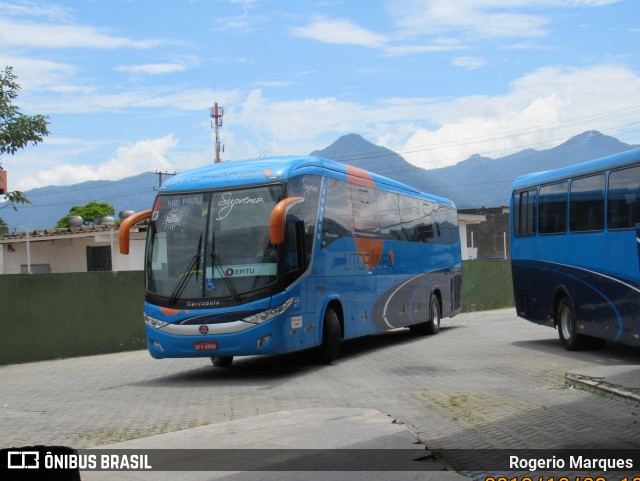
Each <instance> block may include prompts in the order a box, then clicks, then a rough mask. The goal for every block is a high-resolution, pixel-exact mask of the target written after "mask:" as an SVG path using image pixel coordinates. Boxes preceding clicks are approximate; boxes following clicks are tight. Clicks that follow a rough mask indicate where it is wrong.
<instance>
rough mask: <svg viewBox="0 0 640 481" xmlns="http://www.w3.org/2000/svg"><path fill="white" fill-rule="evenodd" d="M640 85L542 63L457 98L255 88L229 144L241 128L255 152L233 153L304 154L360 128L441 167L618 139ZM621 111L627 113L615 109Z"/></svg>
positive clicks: (620, 71)
mask: <svg viewBox="0 0 640 481" xmlns="http://www.w3.org/2000/svg"><path fill="white" fill-rule="evenodd" d="M637 91H640V75H639V74H637V73H636V72H634V71H632V70H630V69H627V68H625V67H621V66H617V65H602V66H596V67H591V68H583V69H577V68H563V67H550V68H544V69H539V70H536V71H534V72H531V73H529V74H527V75H524V76H522V77H521V78H519V79H518V80H516V81H515V82H513V83H512V84H511V85H510V89H509V91H508V92H505V93H504V94H503V95H496V96H467V97H460V98H455V99H438V98H428V97H422V98H420V97H418V98H401V97H399V98H387V99H378V100H376V101H374V102H372V103H369V104H362V103H357V102H346V101H342V100H340V99H338V98H333V97H325V98H309V99H300V100H292V101H279V100H274V99H271V98H269V97H266V96H265V95H264V93H263V92H262V90H259V89H256V90H253V91H251V92H250V93H249V94H248V95H247V97H246V99H245V100H244V102H243V103H242V108H241V110H240V111H238V112H235V114H234V116H233V117H234V118H235V121H234V122H233V124H231V125H230V126H228V127H229V129H231V130H224V131H223V141H225V136H228V135H229V133H230V132H231V131H233V130H234V129H239V128H240V127H243V128H246V129H247V131H250V132H252V133H253V135H254V137H255V138H256V141H255V144H256V145H257V148H254V149H253V151H251V152H250V151H249V150H247V149H245V148H244V147H243V148H241V147H240V146H238V145H237V144H235V145H234V143H235V142H227V146H228V151H227V152H228V154H227V157H226V158H246V157H250V156H251V155H254V154H255V151H257V152H258V153H262V152H265V151H266V152H269V153H270V154H273V155H285V154H306V153H309V152H311V151H312V150H316V149H321V148H324V147H326V146H327V145H329V144H330V143H331V142H333V141H334V140H335V139H336V138H337V137H339V136H340V135H344V134H347V133H351V132H355V133H359V134H361V135H363V136H364V137H365V138H367V139H369V140H371V141H372V142H374V143H377V144H379V145H383V146H385V147H388V148H390V149H392V150H394V151H396V152H399V153H401V154H403V155H404V156H405V158H406V159H407V160H408V161H410V162H413V163H414V164H416V165H419V166H421V167H425V168H434V167H440V166H445V165H451V164H454V163H457V162H460V161H462V160H465V159H466V158H468V157H469V156H471V155H473V154H476V153H480V154H483V155H486V156H489V157H498V156H502V155H507V154H510V153H513V152H516V151H519V150H523V149H525V148H541V149H544V148H549V147H552V146H553V145H556V144H559V143H561V142H563V141H565V140H567V139H568V138H570V137H571V136H573V135H576V134H579V133H581V132H584V131H586V130H591V129H593V130H600V131H602V132H603V133H605V134H610V135H614V136H619V135H618V134H619V133H625V132H627V131H628V130H629V125H630V124H631V125H634V124H637V123H638V122H640V106H636V108H635V110H633V109H632V110H631V111H629V102H628V99H629V98H635V97H634V96H635V92H637ZM620 109H626V110H624V111H623V112H617V111H619V110H620ZM629 135H631V134H629ZM619 138H621V139H623V140H624V136H619ZM627 138H628V140H626V141H627V142H630V143H638V142H640V136H639V135H638V134H637V129H636V136H635V140H634V139H633V138H631V137H630V136H628V137H627ZM227 139H228V137H227ZM245 154H246V155H245Z"/></svg>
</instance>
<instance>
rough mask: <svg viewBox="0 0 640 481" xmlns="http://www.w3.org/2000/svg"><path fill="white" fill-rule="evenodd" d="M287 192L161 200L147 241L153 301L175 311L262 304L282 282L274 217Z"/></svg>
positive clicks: (265, 189)
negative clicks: (271, 228)
mask: <svg viewBox="0 0 640 481" xmlns="http://www.w3.org/2000/svg"><path fill="white" fill-rule="evenodd" d="M282 192H283V187H282V185H281V184H274V185H265V186H259V187H251V188H243V189H229V190H220V191H214V192H197V193H196V192H188V193H180V194H171V195H159V196H158V198H157V200H156V203H155V206H154V209H153V213H152V216H151V226H150V232H149V236H148V245H147V254H146V263H147V277H146V283H147V293H148V294H149V295H151V296H153V297H154V298H162V299H164V300H165V302H166V303H167V305H169V306H170V307H171V306H172V305H180V306H185V303H186V306H187V307H188V306H189V305H191V306H193V307H197V306H201V305H220V304H219V303H218V302H213V303H212V302H209V303H207V302H206V301H214V300H222V299H224V300H225V304H237V303H240V302H247V301H248V300H250V299H252V298H254V297H255V296H252V295H249V294H251V293H254V294H256V296H261V297H264V296H265V295H266V294H267V292H265V290H266V291H269V290H270V289H271V288H273V287H274V286H275V284H276V283H277V280H278V258H279V256H278V251H279V249H278V247H274V246H272V245H271V243H270V240H269V217H270V214H271V211H272V210H273V208H274V206H275V205H276V204H277V203H278V202H279V201H280V200H281V199H282ZM157 300H158V299H156V301H157ZM194 300H200V301H202V300H204V301H205V303H204V304H203V303H202V302H200V303H195V302H194ZM189 301H192V302H191V303H190V302H189Z"/></svg>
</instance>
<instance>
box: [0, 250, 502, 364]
mask: <svg viewBox="0 0 640 481" xmlns="http://www.w3.org/2000/svg"><path fill="white" fill-rule="evenodd" d="M462 277H463V282H462V300H463V310H464V311H467V312H469V311H476V310H484V309H499V308H504V307H513V289H512V285H511V264H510V262H508V261H503V260H487V261H464V262H463V263H462ZM143 308H144V275H143V272H142V271H121V272H77V273H65V274H39V275H28V274H24V275H13V276H0V365H2V364H13V363H20V362H31V361H41V360H45V359H56V358H64V357H73V356H86V355H92V354H104V353H110V352H121V351H127V350H133V349H144V348H145V347H146V340H145V332H144V321H143V318H142V311H143ZM445 323H446V321H445Z"/></svg>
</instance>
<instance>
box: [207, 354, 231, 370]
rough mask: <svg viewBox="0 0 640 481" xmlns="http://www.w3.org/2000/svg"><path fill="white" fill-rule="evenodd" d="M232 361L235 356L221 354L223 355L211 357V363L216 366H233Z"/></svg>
mask: <svg viewBox="0 0 640 481" xmlns="http://www.w3.org/2000/svg"><path fill="white" fill-rule="evenodd" d="M232 362H233V356H221V357H212V358H211V363H212V364H213V365H214V366H215V367H231V363H232Z"/></svg>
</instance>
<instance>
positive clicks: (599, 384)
mask: <svg viewBox="0 0 640 481" xmlns="http://www.w3.org/2000/svg"><path fill="white" fill-rule="evenodd" d="M565 382H566V384H568V385H569V386H573V387H575V388H577V389H582V390H584V391H589V392H592V393H594V394H600V395H603V396H605V397H610V398H614V399H616V400H618V401H622V402H624V403H627V404H631V405H633V406H636V407H640V392H635V391H630V390H629V389H627V388H625V387H623V386H619V385H616V384H611V383H608V382H606V381H603V380H602V379H601V378H596V377H591V376H584V375H581V374H575V373H572V372H568V373H566V374H565Z"/></svg>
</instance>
